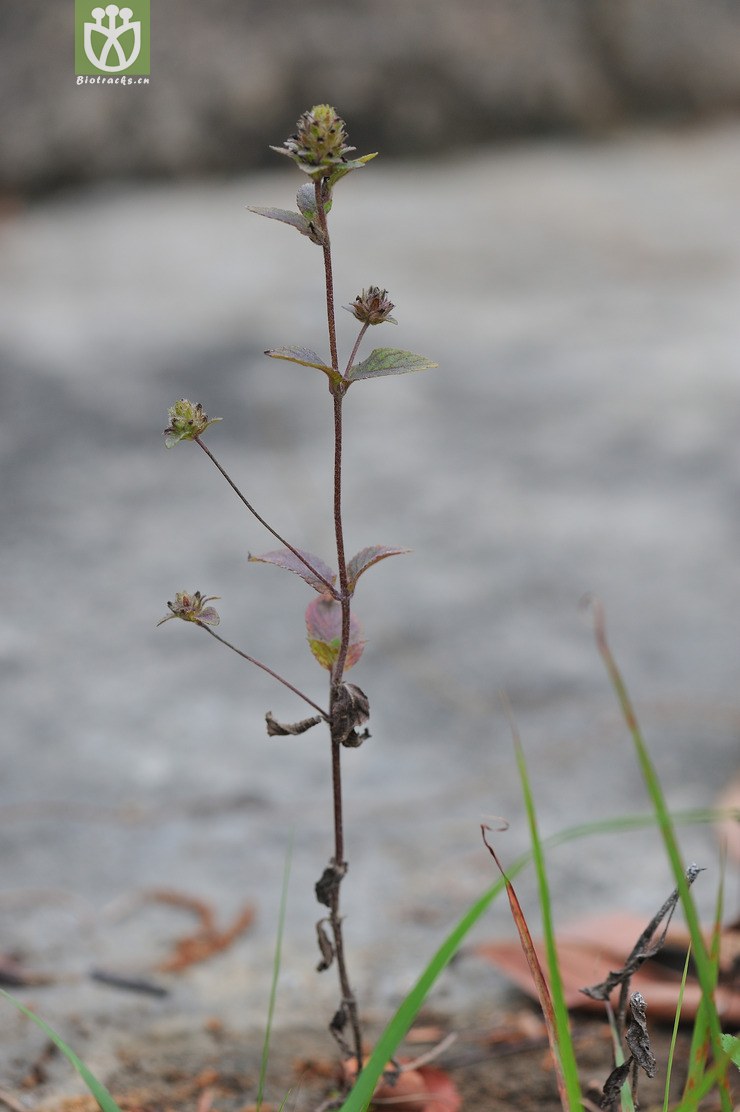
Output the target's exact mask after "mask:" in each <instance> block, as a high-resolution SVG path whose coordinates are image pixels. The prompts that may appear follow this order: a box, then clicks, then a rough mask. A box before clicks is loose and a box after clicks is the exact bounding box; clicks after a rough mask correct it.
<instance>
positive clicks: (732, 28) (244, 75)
mask: <svg viewBox="0 0 740 1112" xmlns="http://www.w3.org/2000/svg"><path fill="white" fill-rule="evenodd" d="M152 7H153V11H152V78H151V84H150V85H148V86H142V87H139V86H133V87H126V88H121V87H120V86H112V87H101V86H90V85H88V86H77V85H76V83H75V77H74V72H73V70H74V66H73V62H72V39H73V26H72V12H71V4H70V5H63V4H49V3H47V2H46V0H24V2H23V3H22V4H20V3H19V4H15V5H12V4H6V5H4V8H3V14H2V22H3V35H2V39H1V40H0V97H1V98H2V104H3V108H4V111H3V117H4V126H3V128H2V131H0V188H5V189H20V190H43V189H47V188H53V187H56V186H59V185H63V184H67V183H74V182H78V181H85V180H91V179H96V178H99V177H111V176H127V177H128V176H142V175H144V176H147V175H149V176H151V175H156V176H172V175H183V174H188V173H193V174H196V173H198V174H200V173H203V172H222V171H231V170H234V169H240V170H243V169H247V168H250V167H254V166H256V165H259V164H261V163H263V162H265V161H266V160H267V159H268V158H269V157H270V156H269V152H268V150H267V147H268V144H269V143H271V142H277V141H280V140H281V139H282V138H284V137H285V136H286V135H287V134H289V132H290V131H291V130H292V128H293V125H294V122H295V119H296V117H297V115H298V113H299V112H300V111H302V110H303V109H304V108H306V107H308V106H310V105H311V104H313V103H316V102H318V101H322V100H329V101H331V102H332V103H335V104H336V105H337V106H338V107H339V109H340V111H341V112H342V113H343V115H345V116H346V118H347V119H348V120H349V121H350V125H351V130H350V134H351V138H352V141H353V142H354V143H355V144H356V145H357V146H358V147H361V148H363V149H375V148H376V147H381V148H382V149H383V152H384V153H385V154H392V153H414V154H418V153H420V152H438V151H441V150H445V149H447V148H450V147H465V146H468V145H470V144H472V143H476V142H480V141H484V140H489V139H492V138H496V137H502V136H507V135H517V134H533V133H547V132H550V131H560V132H562V131H570V132H578V131H595V130H599V129H604V128H605V127H608V126H612V125H614V124H615V123H619V122H621V121H623V120H626V119H631V118H640V117H661V118H665V117H666V116H668V117H674V118H675V117H679V118H687V117H688V118H691V117H693V116H695V115H698V114H702V115H703V114H706V113H709V112H712V111H718V110H726V109H729V108H737V107H738V106H740V66H738V65H737V59H738V57H740V0H621V2H620V3H619V4H614V3H613V0H558V3H557V4H553V3H552V2H551V0H517V2H513V0H459V2H458V3H456V4H454V5H453V4H450V3H448V2H446V0H404V3H403V4H398V3H397V2H396V0H366V3H364V4H362V5H357V4H347V3H346V2H344V0H322V2H319V3H314V4H310V5H307V4H304V3H299V2H298V0H281V2H280V3H268V2H267V0H212V2H211V3H209V4H208V5H204V4H201V3H196V2H195V0H157V2H156V3H155V4H153V6H152Z"/></svg>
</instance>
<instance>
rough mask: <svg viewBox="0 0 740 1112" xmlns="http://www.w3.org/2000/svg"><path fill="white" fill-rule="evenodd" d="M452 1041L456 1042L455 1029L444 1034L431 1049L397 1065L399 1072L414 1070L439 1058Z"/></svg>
mask: <svg viewBox="0 0 740 1112" xmlns="http://www.w3.org/2000/svg"><path fill="white" fill-rule="evenodd" d="M454 1042H457V1031H450V1033H449V1035H445V1037H444V1038H443V1039H442V1040H441V1041H440V1042H438V1043H437V1045H436V1046H433V1047H431V1049H429V1050H427V1051H426V1052H425V1053H424V1054H420V1055H419V1057H418V1058H414V1059H412V1061H410V1062H404V1063H403V1064H402V1065H399V1067H398V1070H399V1073H404V1072H406V1071H407V1070H415V1069H418V1068H419V1066H426V1065H427V1064H428V1063H429V1062H433V1061H435V1059H437V1058H439V1056H440V1054H444V1052H445V1050H448V1049H449V1047H451V1046H452V1044H453V1043H454Z"/></svg>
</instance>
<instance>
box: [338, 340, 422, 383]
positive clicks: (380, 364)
mask: <svg viewBox="0 0 740 1112" xmlns="http://www.w3.org/2000/svg"><path fill="white" fill-rule="evenodd" d="M437 366H439V364H438V363H434V362H432V360H431V359H427V357H426V355H417V354H416V353H415V352H413V351H401V350H400V348H375V350H374V351H371V352H370V354H369V355H368V357H367V359H363V361H362V363H355V365H354V367H350V369H349V371H348V372H347V381H348V382H357V381H358V380H359V379H362V378H385V376H386V375H405V374H409V373H410V372H411V371H426V370H428V369H429V368H430V367H437Z"/></svg>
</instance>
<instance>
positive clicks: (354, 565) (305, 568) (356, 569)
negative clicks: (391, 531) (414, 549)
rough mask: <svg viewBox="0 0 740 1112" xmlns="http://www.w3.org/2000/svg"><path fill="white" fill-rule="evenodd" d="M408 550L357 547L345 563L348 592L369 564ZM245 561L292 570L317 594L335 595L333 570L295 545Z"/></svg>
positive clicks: (335, 578) (352, 590)
mask: <svg viewBox="0 0 740 1112" xmlns="http://www.w3.org/2000/svg"><path fill="white" fill-rule="evenodd" d="M410 551H411V549H409V548H398V547H395V546H392V545H384V544H372V545H369V546H368V547H367V548H361V549H360V551H359V552H358V553H356V555H354V556H353V557H352V559H351V560H350V561H349V563H348V564H347V591H348V593H349V594H350V595H353V594H354V592H355V587H356V586H357V580H358V579H359V578H360V576H361V575H362V574H363V572H366V571H367V569H368V568H371V567H372V566H373V564H378V563H380V561H381V560H385V559H387V557H388V556H403V555H405V553H407V552H410ZM249 560H250V563H253V564H275V566H276V567H278V568H285V569H286V571H292V572H293V574H294V575H300V577H301V579H302V580H303V581H304V582H305V583H308V585H309V587H313V589H314V591H317V592H318V593H319V594H320V595H323V594H328V595H329V597H330V598H334V599H337V598H338V597H339V595H338V592H337V591H336V590H335V589H334V584H335V583H336V580H337V577H336V574H335V572H333V571H332V569H331V568H330V567H329V565H328V564H325V563H324V561H323V560H322V559H321V557H320V556H314V555H313V553H312V552H306V551H305V550H304V549H302V548H295V549H293V550H292V551H291V550H290V549H289V548H278V549H275V551H274V552H264V553H263V554H262V555H261V556H252V554H251V553H250V555H249Z"/></svg>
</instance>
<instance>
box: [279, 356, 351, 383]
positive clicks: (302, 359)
mask: <svg viewBox="0 0 740 1112" xmlns="http://www.w3.org/2000/svg"><path fill="white" fill-rule="evenodd" d="M265 355H269V356H270V358H271V359H286V360H287V361H288V362H289V363H298V364H299V365H300V366H301V367H315V368H316V370H317V371H323V372H324V374H325V375H327V377H328V378H329V379H330V380H331V381H332V382H334V383H337V382H341V381H342V376H341V375H340V373H339V371H335V370H334V369H333V368H332V367H327V365H326V363H322V362H321V358H320V356H318V355H317V354H316V352H315V351H311V349H310V348H304V347H283V348H270V349H269V350H268V351H266V352H265Z"/></svg>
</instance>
